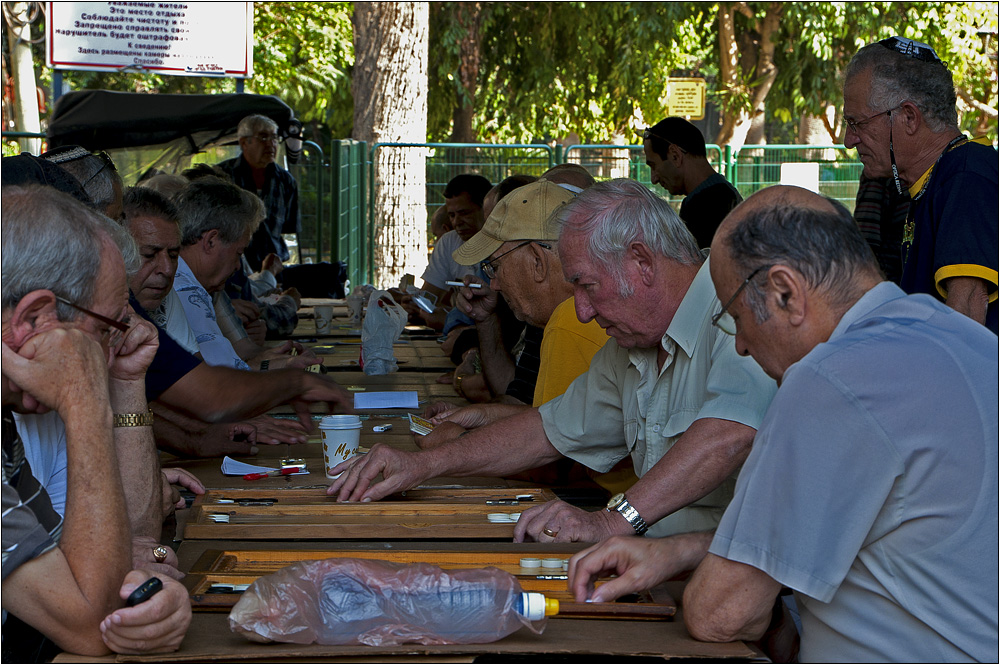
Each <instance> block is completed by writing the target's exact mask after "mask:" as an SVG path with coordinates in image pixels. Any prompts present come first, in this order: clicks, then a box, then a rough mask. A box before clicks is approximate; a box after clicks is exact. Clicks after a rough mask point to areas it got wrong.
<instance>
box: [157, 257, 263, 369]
mask: <svg viewBox="0 0 1000 665" xmlns="http://www.w3.org/2000/svg"><path fill="white" fill-rule="evenodd" d="M174 290H175V291H177V295H178V296H179V297H180V300H181V306H182V307H183V308H184V314H185V315H187V320H188V323H189V324H190V325H191V330H193V331H194V336H195V339H197V340H198V348H199V349H201V357H202V358H204V360H205V362H206V363H208V364H209V365H221V366H223V367H233V368H235V369H243V370H249V369H250V366H249V365H247V364H246V363H245V362H244V361H243V359H242V358H240V357H239V355H237V353H236V349H234V348H233V345H232V343H230V341H229V340H228V339H226V336H225V335H223V334H222V330H220V329H219V324H218V322H217V320H216V317H215V305H214V304H213V303H212V296H210V295H208V291H206V290H205V287H203V286H202V285H201V283H200V282H199V281H198V278H197V277H195V276H194V273H193V272H191V268H190V266H188V264H187V262H186V261H185V260H184V258H183V257H179V258H178V259H177V274H176V275H175V276H174Z"/></svg>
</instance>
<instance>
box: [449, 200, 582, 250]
mask: <svg viewBox="0 0 1000 665" xmlns="http://www.w3.org/2000/svg"><path fill="white" fill-rule="evenodd" d="M574 196H575V195H574V194H573V193H572V192H570V191H568V190H566V189H564V188H562V187H560V186H559V185H556V184H554V183H551V182H549V181H547V180H537V181H535V182H533V183H531V184H528V185H524V186H523V187H518V188H517V189H515V190H514V191H513V192H511V193H510V194H508V195H507V196H505V197H503V198H502V199H501V200H500V203H498V204H497V206H496V208H494V209H493V213H492V214H491V215H490V217H489V219H487V220H486V223H485V224H483V228H482V230H480V231H479V233H477V234H476V235H474V236H472V237H471V238H469V239H468V240H466V241H465V244H463V245H462V246H461V247H459V248H458V249H456V250H455V251H454V252H452V254H451V256H452V258H453V259H455V261H456V262H457V263H459V264H460V265H463V266H474V265H477V264H478V263H479V262H480V261H484V260H485V259H487V258H489V256H490V254H492V253H493V252H495V251H497V249H499V248H500V246H501V245H502V244H504V243H505V242H509V241H511V240H555V239H556V238H558V237H559V229H558V225H557V224H556V222H555V220H553V219H552V213H554V212H555V211H556V210H558V209H559V208H561V207H562V206H563V205H565V204H566V203H568V202H569V201H572V200H573V197H574Z"/></svg>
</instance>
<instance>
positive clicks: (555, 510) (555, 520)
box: [514, 500, 635, 543]
mask: <svg viewBox="0 0 1000 665" xmlns="http://www.w3.org/2000/svg"><path fill="white" fill-rule="evenodd" d="M546 529H547V530H548V531H549V533H546ZM553 533H554V534H555V535H554V536H553V535H552V534H553ZM629 534H633V535H634V534H635V531H634V530H633V529H632V526H631V525H630V524H629V523H628V521H626V520H625V519H624V518H623V517H622V516H621V515H619V514H618V513H610V512H608V511H607V510H599V511H597V512H593V513H589V512H587V511H586V510H582V509H580V508H576V507H574V506H571V505H569V504H568V503H566V502H565V501H558V500H556V501H549V502H548V503H545V504H543V505H541V506H535V507H534V508H529V509H528V510H526V511H524V512H523V513H521V518H520V519H519V520H518V521H517V526H515V527H514V542H515V543H523V542H525V541H526V540H534V541H536V542H539V543H551V542H559V543H576V542H582V543H598V542H600V541H602V540H606V539H608V538H610V537H611V536H625V535H629Z"/></svg>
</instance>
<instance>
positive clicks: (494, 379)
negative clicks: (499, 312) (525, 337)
mask: <svg viewBox="0 0 1000 665" xmlns="http://www.w3.org/2000/svg"><path fill="white" fill-rule="evenodd" d="M476 334H477V335H478V336H479V359H480V362H482V364H483V374H484V375H485V376H486V381H487V383H488V384H489V386H490V390H492V392H493V394H494V395H502V394H504V392H506V390H507V386H508V385H509V384H510V382H511V381H513V380H514V359H513V358H512V357H511V356H510V354H509V353H507V349H506V348H504V344H503V334H502V333H501V331H500V320H499V319H498V318H497V316H496V315H493V316H490V317H489V318H487V319H485V320H483V321H476Z"/></svg>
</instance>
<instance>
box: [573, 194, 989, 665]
mask: <svg viewBox="0 0 1000 665" xmlns="http://www.w3.org/2000/svg"><path fill="white" fill-rule="evenodd" d="M711 273H712V281H713V282H714V284H715V289H716V293H717V294H718V296H719V299H720V301H722V302H723V303H725V305H724V307H723V311H722V312H720V314H719V316H718V317H717V318H716V320H715V323H716V325H717V326H718V327H719V328H721V329H722V330H723V331H725V332H728V333H730V334H734V342H735V344H736V349H737V351H738V352H739V353H740V354H743V355H748V354H749V355H751V356H753V358H754V360H756V361H757V362H758V363H759V364H760V365H761V367H763V368H764V370H765V371H766V372H767V373H768V374H769V375H770V376H772V377H773V378H775V379H776V380H778V381H779V382H780V388H779V389H778V393H777V395H776V396H775V398H774V400H773V401H772V403H771V407H770V409H769V410H768V412H767V415H766V416H765V418H764V422H763V424H762V425H761V427H760V429H759V431H758V433H757V436H756V438H755V439H754V443H753V448H752V451H751V453H750V456H749V457H748V458H747V461H746V463H745V464H744V465H743V469H742V471H741V472H740V476H739V480H738V481H737V485H736V492H735V496H734V497H733V500H732V502H731V503H730V505H729V507H728V509H727V510H726V513H725V515H724V516H723V518H722V521H721V523H720V524H719V527H718V529H717V530H716V532H715V534H714V536H713V534H711V533H693V534H685V535H682V536H675V537H671V538H667V539H664V540H660V541H651V540H646V541H636V540H635V539H633V540H631V541H625V540H621V539H616V540H613V541H609V542H607V543H604V544H602V545H600V546H596V547H594V548H591V549H589V550H586V551H584V552H581V553H580V554H578V555H576V556H575V557H574V558H573V560H572V561H571V562H570V571H569V572H570V585H571V588H572V589H573V590H574V592H575V593H576V596H577V599H578V600H582V599H584V598H587V597H590V598H592V599H593V600H599V601H600V600H609V599H612V598H614V597H617V596H619V595H622V594H624V593H629V592H631V591H635V590H637V589H641V588H649V587H651V586H655V585H656V584H658V583H659V582H661V581H663V580H665V579H669V578H670V577H672V576H673V575H675V574H677V573H678V572H680V571H683V570H686V569H690V568H694V567H696V566H697V570H696V571H695V573H694V575H693V576H692V578H691V581H690V583H689V584H688V586H687V588H686V590H685V592H684V621H685V624H686V625H687V627H688V630H689V631H690V632H691V634H692V635H693V636H694V637H695V638H697V639H701V640H706V641H730V640H735V639H744V640H754V639H758V638H760V637H761V636H762V634H763V633H764V632H765V630H766V629H767V628H768V626H769V624H770V623H771V619H772V616H773V612H774V610H775V608H776V605H775V600H776V598H777V596H778V594H779V592H780V591H781V589H782V587H783V586H784V587H789V588H791V589H792V590H793V591H794V595H795V601H796V605H797V607H798V610H799V612H800V616H801V621H802V635H801V652H800V654H799V658H800V660H801V662H811V661H819V662H877V661H895V662H907V661H910V662H917V661H933V662H956V661H969V660H979V661H984V660H995V659H996V654H997V537H996V535H997V445H996V442H997V436H998V433H997V419H998V416H997V402H998V395H997V382H998V377H997V365H998V355H997V344H996V339H995V337H994V336H993V335H992V334H991V333H990V332H989V331H988V330H986V329H985V328H984V327H983V326H981V325H979V324H977V323H975V322H974V321H972V320H971V319H969V318H968V317H966V316H964V315H962V314H960V313H958V312H956V311H954V310H952V309H950V308H948V307H947V306H945V305H944V304H943V303H941V302H939V301H937V300H936V299H934V298H932V297H931V296H928V295H912V296H907V295H905V294H904V293H903V291H902V290H900V289H899V287H897V286H895V285H894V284H892V283H890V282H886V281H882V278H881V276H880V273H879V269H878V265H877V263H876V262H875V258H874V256H873V255H872V253H871V251H870V250H869V248H868V246H867V245H866V243H865V241H864V239H863V238H862V237H861V234H860V232H859V231H858V229H857V227H856V225H855V224H854V221H853V219H852V218H851V215H850V213H848V211H847V210H846V209H844V208H843V206H841V205H839V204H837V203H835V202H833V201H830V200H827V199H823V198H821V197H819V196H817V195H816V194H813V193H811V192H808V191H806V190H803V189H799V188H794V187H772V188H769V189H766V190H763V191H761V192H759V193H758V194H755V195H754V196H752V197H750V198H749V199H748V200H747V201H746V202H745V203H743V204H742V205H740V206H739V207H737V208H736V209H735V210H734V211H733V213H732V214H730V216H729V217H727V218H726V220H725V221H724V222H723V225H722V226H721V227H720V228H719V231H718V233H717V234H716V236H715V239H714V241H713V242H712V263H711ZM916 358H919V359H920V360H919V362H914V359H916ZM931 386H933V389H932V388H931ZM609 570H610V571H614V572H616V573H617V574H618V579H617V580H613V581H612V582H609V583H608V584H607V585H605V586H602V587H601V588H600V589H599V590H597V591H594V588H593V579H594V578H595V576H596V575H598V574H600V573H601V572H602V571H609Z"/></svg>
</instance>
